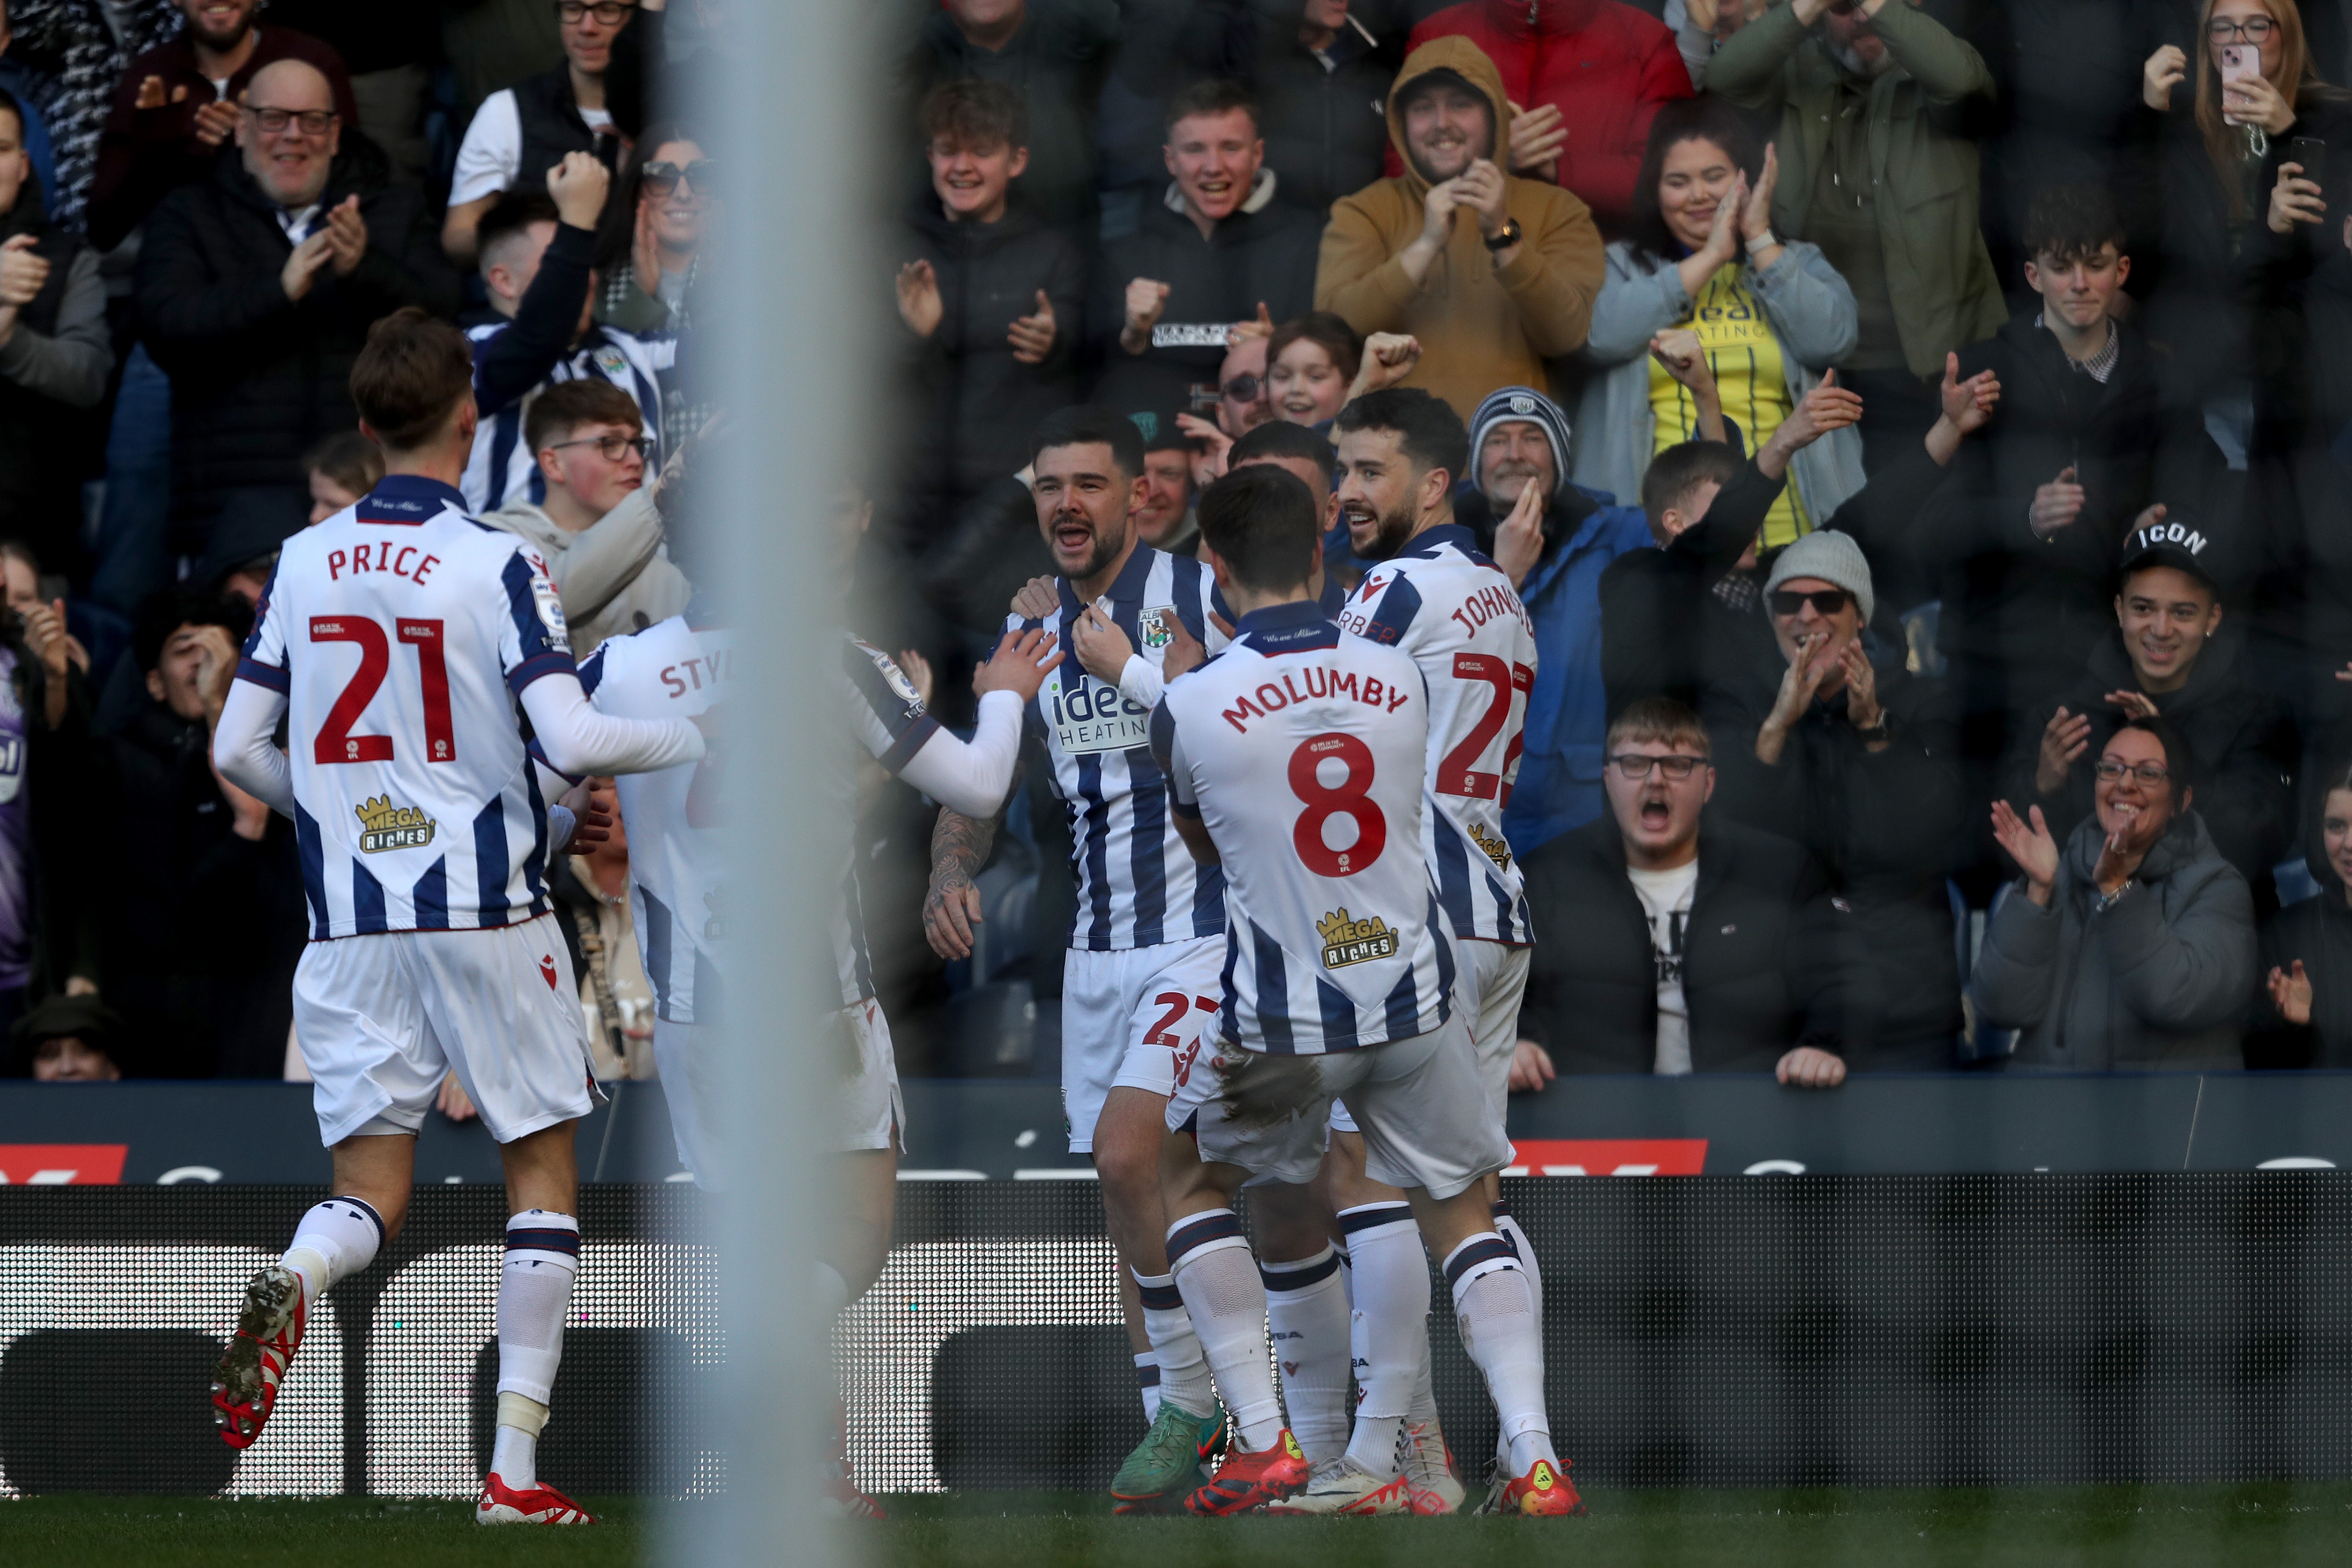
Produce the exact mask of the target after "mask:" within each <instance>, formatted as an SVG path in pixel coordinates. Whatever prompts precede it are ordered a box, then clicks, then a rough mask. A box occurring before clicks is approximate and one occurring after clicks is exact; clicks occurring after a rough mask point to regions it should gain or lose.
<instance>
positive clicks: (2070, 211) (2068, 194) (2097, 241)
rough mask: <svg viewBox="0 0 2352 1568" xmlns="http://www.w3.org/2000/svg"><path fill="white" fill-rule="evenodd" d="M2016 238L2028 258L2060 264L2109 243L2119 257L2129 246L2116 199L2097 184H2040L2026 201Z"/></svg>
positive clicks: (2096, 251)
mask: <svg viewBox="0 0 2352 1568" xmlns="http://www.w3.org/2000/svg"><path fill="white" fill-rule="evenodd" d="M2018 238H2019V239H2020V240H2021V241H2022V242H2023V243H2024V247H2025V254H2026V257H2027V258H2028V259H2029V260H2032V261H2034V262H2037V263H2038V262H2039V261H2040V260H2041V259H2042V258H2043V257H2045V256H2046V257H2048V258H2050V259H2051V260H2052V261H2053V262H2055V263H2056V264H2058V265H2059V266H2061V267H2063V266H2065V265H2066V264H2067V263H2068V262H2072V261H2088V260H2090V259H2091V258H2094V257H2095V256H2097V255H2098V254H2099V251H2100V250H2101V249H2102V248H2103V247H2106V246H2110V245H2112V246H2114V247H2116V255H2117V256H2122V255H2125V254H2126V251H2127V248H2128V247H2129V245H2130V240H2129V238H2128V237H2127V236H2126V234H2125V232H2124V220H2123V217H2122V216H2121V215H2120V214H2119V213H2117V211H2116V198H2115V197H2114V196H2112V195H2108V194H2107V192H2106V191H2105V189H2103V188H2102V187H2100V186H2097V185H2044V186H2043V187H2042V189H2040V190H2039V191H2036V192H2035V193H2034V194H2033V200H2032V202H2030V203H2029V204H2027V205H2026V208H2025V225H2024V227H2023V228H2022V229H2021V231H2020V233H2019V235H2018Z"/></svg>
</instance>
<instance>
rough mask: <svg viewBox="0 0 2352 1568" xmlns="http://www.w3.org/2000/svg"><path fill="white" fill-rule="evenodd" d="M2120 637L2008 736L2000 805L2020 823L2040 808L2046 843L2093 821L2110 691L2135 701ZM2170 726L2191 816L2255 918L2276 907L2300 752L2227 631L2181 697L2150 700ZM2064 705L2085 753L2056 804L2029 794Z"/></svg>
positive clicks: (2113, 723) (2114, 634)
mask: <svg viewBox="0 0 2352 1568" xmlns="http://www.w3.org/2000/svg"><path fill="white" fill-rule="evenodd" d="M2138 689H2139V682H2138V679H2137V677H2136V676H2134V674H2133V673H2132V666H2131V658H2130V657H2129V656H2128V655H2127V654H2126V653H2125V651H2124V643H2123V634H2122V633H2121V632H2120V631H2110V632H2109V633H2108V634H2107V636H2106V638H2105V641H2103V642H2101V643H2100V644H2099V645H2098V646H2097V647H2095V648H2093V649H2092V650H2091V658H2090V661H2089V668H2087V669H2086V670H2084V673H2083V674H2082V675H2080V676H2078V677H2077V678H2076V679H2075V680H2074V683H2073V685H2071V686H2070V687H2068V688H2067V689H2065V690H2064V691H2063V692H2062V693H2060V694H2059V695H2058V696H2057V697H2055V698H2053V699H2052V700H2049V701H2047V702H2044V703H2042V704H2041V705H2039V706H2037V707H2035V708H2034V709H2032V710H2031V711H2030V712H2028V713H2026V714H2024V715H2022V716H2021V722H2020V723H2019V724H2018V726H2017V727H2016V728H2015V730H2014V731H2012V738H2011V744H2010V751H2009V756H2008V759H2007V761H2006V762H2005V763H2003V765H2002V768H2001V773H2000V789H2001V794H2002V795H2003V796H2004V797H2005V798H2007V800H2008V801H2009V803H2010V805H2011V806H2012V807H2014V808H2015V810H2016V811H2017V814H2018V815H2019V816H2024V815H2025V811H2026V807H2027V806H2028V805H2039V806H2041V807H2042V816H2045V817H2046V818H2048V820H2049V823H2050V833H2051V836H2052V837H2054V838H2056V839H2058V840H2059V841H2060V842H2061V843H2063V842H2064V841H2065V837H2066V835H2067V834H2068V833H2070V832H2072V831H2073V830H2074V825H2075V824H2076V823H2078V822H2080V821H2082V820H2083V819H2084V817H2086V816H2090V815H2091V807H2092V804H2093V803H2092V790H2093V784H2094V781H2093V779H2092V776H2091V765H2092V764H2093V763H2096V762H2097V761H2098V760H2099V753H2100V752H2101V751H2102V750H2104V749H2105V746H2106V743H2107V742H2108V741H2109V739H2111V738H2112V737H2113V736H2114V734H2115V732H2116V731H2117V730H2119V729H2121V728H2122V727H2123V721H2124V715H2123V711H2122V710H2120V709H2117V708H2112V707H2109V706H2108V704H2107V693H2108V692H2110V691H2137V690H2138ZM2148 700H2150V701H2151V702H2154V703H2155V704H2156V708H2157V711H2158V712H2159V713H2161V714H2163V715H2164V717H2165V718H2167V719H2168V720H2169V721H2171V722H2172V724H2173V726H2174V727H2175V728H2176V729H2178V730H2179V731H2180V733H2181V735H2182V737H2183V738H2185V739H2186V740H2187V741H2188V742H2189V750H2190V752H2193V753H2194V754H2195V756H2196V759H2197V786H2196V788H2197V808H2196V809H2197V815H2198V816H2200V817H2202V818H2204V821H2205V829H2206V831H2207V832H2209V833H2210V834H2211V835H2212V836H2213V847H2215V848H2216V849H2218V850H2220V851H2221V856H2222V858H2224V859H2226V860H2228V861H2229V862H2230V864H2231V865H2232V866H2235V867H2236V868H2238V874H2239V875H2240V876H2242V877H2243V878H2245V879H2246V884H2247V886H2248V887H2250V888H2251V889H2253V895H2254V908H2255V909H2256V910H2267V909H2270V908H2272V907H2273V905H2274V904H2275V903H2276V901H2277V893H2276V891H2275V890H2274V888H2273V880H2272V876H2271V868H2273V867H2274V866H2276V865H2277V864H2278V862H2279V859H2280V858H2281V857H2282V856H2284V854H2285V853H2286V847H2287V842H2288V839H2289V837H2290V836H2291V831H2292V826H2293V822H2294V771H2295V764H2296V761H2297V759H2298V755H2299V742H2297V740H2296V738H2295V732H2294V726H2293V725H2292V724H2291V723H2290V722H2289V721H2288V720H2287V717H2286V715H2285V713H2284V710H2282V709H2281V708H2280V706H2279V703H2278V700H2277V699H2275V698H2273V696H2272V695H2271V694H2270V693H2269V692H2268V691H2265V690H2263V689H2262V688H2261V687H2260V686H2257V685H2256V684H2255V683H2254V680H2253V679H2252V671H2251V669H2250V668H2248V663H2247V659H2246V655H2245V642H2244V639H2243V638H2242V637H2237V636H2235V635H2234V634H2232V633H2231V631H2229V630H2228V629H2226V628H2225V629H2224V630H2223V631H2222V633H2221V636H2219V637H2215V638H2213V639H2212V640H2211V641H2210V642H2208V643H2207V644H2206V645H2205V649H2204V652H2203V653H2202V654H2200V656H2199V657H2198V660H2197V663H2196V664H2195V665H2194V666H2193V667H2192V668H2190V669H2189V680H2188V683H2187V684H2186V685H2184V686H2182V687H2181V689H2179V690H2178V691H2168V692H2163V693H2161V694H2158V695H2154V696H2151V697H2149V699H2148ZM2061 704H2063V706H2064V707H2065V709H2066V710H2067V711H2068V712H2069V713H2072V714H2086V715H2088V716H2089V718H2090V721H2091V737H2090V744H2089V746H2088V748H2087V749H2086V750H2084V752H2083V754H2082V756H2081V757H2079V758H2077V759H2076V760H2075V763H2074V766H2073V767H2072V768H2071V769H2069V770H2068V772H2067V778H2066V785H2065V787H2064V788H2063V789H2062V790H2060V791H2059V792H2058V793H2057V794H2055V795H2042V794H2040V793H2039V792H2037V791H2036V790H2035V788H2034V779H2033V774H2034V770H2035V768H2036V767H2037V765H2038V764H2039V763H2040V761H2041V755H2042V731H2043V730H2044V729H2045V728H2047V727H2048V725H2049V723H2050V720H2051V716H2052V715H2053V714H2054V713H2055V712H2056V711H2057V710H2058V709H2059V707H2060V705H2061Z"/></svg>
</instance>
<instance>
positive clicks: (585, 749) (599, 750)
mask: <svg viewBox="0 0 2352 1568" xmlns="http://www.w3.org/2000/svg"><path fill="white" fill-rule="evenodd" d="M522 710H523V711H524V712H525V713H528V714H530V727H531V731H532V733H533V734H535V735H536V736H537V737H538V740H539V746H540V750H541V751H542V752H546V753H547V763H548V765H549V766H550V767H551V768H553V769H554V770H555V771H556V772H558V773H570V774H572V775H573V776H574V777H578V776H580V775H582V774H586V773H657V772H659V771H660V770H661V769H663V768H674V767H676V766H677V765H678V764H679V763H698V762H700V761H701V760H702V752H703V746H702V731H699V730H697V729H696V728H695V727H694V726H693V725H691V724H689V723H688V722H687V721H685V720H683V719H619V718H615V717H614V716H613V715H612V714H610V713H599V712H597V711H596V710H595V708H594V707H593V705H592V704H591V703H590V702H589V700H588V697H587V694H586V693H585V692H583V691H582V690H581V689H580V678H579V677H578V676H576V675H573V674H571V673H569V672H568V671H567V672H565V673H562V674H558V675H545V676H541V678H540V679H537V680H534V681H532V682H531V683H530V685H529V686H526V687H524V688H523V689H522Z"/></svg>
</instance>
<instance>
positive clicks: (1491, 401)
mask: <svg viewBox="0 0 2352 1568" xmlns="http://www.w3.org/2000/svg"><path fill="white" fill-rule="evenodd" d="M1513 420H1524V421H1526V422H1527V423H1528V424H1530V425H1533V426H1536V427H1537V428H1538V429H1540V430H1541V431H1542V432H1543V433H1544V439H1545V440H1546V441H1548V442H1549V443H1550V444H1551V471H1552V484H1551V493H1552V494H1553V496H1555V497H1557V496H1559V494H1560V493H1561V492H1562V491H1564V490H1565V489H1568V483H1569V479H1568V463H1569V429H1568V416H1567V415H1565V414H1563V413H1561V412H1560V407H1559V404H1557V403H1554V402H1553V401H1552V400H1551V399H1550V398H1549V397H1547V396H1545V395H1543V394H1542V393H1540V392H1538V391H1537V390H1536V389H1535V388H1534V387H1532V386H1506V387H1500V388H1497V389H1496V391H1493V392H1490V393H1488V394H1487V395H1486V401H1485V402H1483V403H1481V404H1479V405H1478V411H1477V412H1476V413H1475V414H1473V415H1472V416H1470V472H1469V474H1468V476H1467V478H1468V479H1470V480H1471V482H1472V483H1474V484H1475V483H1476V482H1477V479H1478V452H1479V448H1481V447H1484V446H1486V432H1488V431H1489V430H1492V429H1493V428H1494V427H1495V426H1497V425H1503V424H1507V423H1509V422H1511V421H1513ZM1511 499H1512V500H1517V499H1518V498H1517V496H1516V495H1514V496H1513V497H1512V498H1511Z"/></svg>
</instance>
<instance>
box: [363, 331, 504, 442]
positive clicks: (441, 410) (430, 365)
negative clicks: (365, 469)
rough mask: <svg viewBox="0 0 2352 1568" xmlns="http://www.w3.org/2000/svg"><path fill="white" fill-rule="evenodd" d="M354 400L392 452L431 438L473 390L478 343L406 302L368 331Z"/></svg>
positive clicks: (379, 438) (378, 438)
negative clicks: (470, 340)
mask: <svg viewBox="0 0 2352 1568" xmlns="http://www.w3.org/2000/svg"><path fill="white" fill-rule="evenodd" d="M351 384H352V402H353V403H355V404H357V405H359V411H360V417H361V418H362V419H363V420H365V421H366V422H367V424H368V426H369V428H370V429H372V430H373V431H374V433H375V438H376V439H377V440H378V441H380V442H382V443H383V447H384V449H385V450H386V451H388V452H408V451H414V450H415V448H417V447H421V446H423V445H424V444H425V442H426V441H428V440H430V439H431V438H432V437H433V435H434V433H435V432H436V431H438V430H439V429H440V428H441V427H442V426H444V425H446V424H447V423H448V422H449V416H451V415H452V414H454V413H456V412H457V405H459V404H460V403H462V402H464V401H465V400H466V397H467V395H468V394H469V393H471V392H472V391H473V389H474V345H473V344H471V343H469V342H467V341H466V334H465V333H463V332H461V331H458V330H457V328H455V327H453V326H451V325H450V324H449V323H448V322H446V321H442V320H441V319H440V318H438V317H436V316H434V315H431V314H429V313H428V312H426V311H425V309H424V308H423V307H422V306H418V305H404V306H402V307H401V308H400V309H399V310H394V312H393V313H392V314H391V315H389V316H386V317H384V318H383V320H382V321H378V322H376V324H375V325H373V326H372V327H370V328H369V329H368V335H367V342H366V343H365V344H364V345H362V347H361V349H360V353H359V357H358V358H357V359H355V360H353V361H352V383H351Z"/></svg>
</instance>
